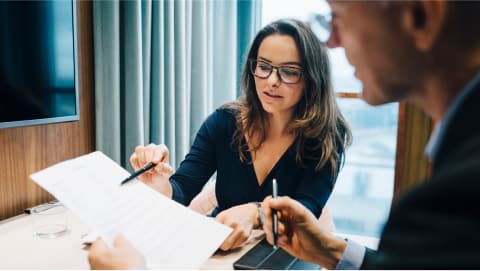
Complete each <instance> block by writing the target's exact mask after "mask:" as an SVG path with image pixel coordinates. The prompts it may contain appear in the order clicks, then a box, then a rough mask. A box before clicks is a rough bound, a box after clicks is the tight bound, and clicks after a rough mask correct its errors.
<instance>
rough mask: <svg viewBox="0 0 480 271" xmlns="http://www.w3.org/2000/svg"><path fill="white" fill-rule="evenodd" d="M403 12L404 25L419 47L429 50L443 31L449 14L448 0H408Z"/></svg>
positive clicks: (421, 49)
mask: <svg viewBox="0 0 480 271" xmlns="http://www.w3.org/2000/svg"><path fill="white" fill-rule="evenodd" d="M403 4H404V9H403V14H402V20H403V26H404V28H405V30H406V32H407V33H409V34H410V36H411V37H412V39H413V41H414V43H415V45H416V47H417V49H419V50H420V51H428V50H430V49H431V48H432V47H433V45H434V44H435V41H436V39H437V38H438V35H439V34H440V32H441V31H442V28H443V26H444V23H445V19H446V15H447V5H448V3H447V1H407V2H404V3H403Z"/></svg>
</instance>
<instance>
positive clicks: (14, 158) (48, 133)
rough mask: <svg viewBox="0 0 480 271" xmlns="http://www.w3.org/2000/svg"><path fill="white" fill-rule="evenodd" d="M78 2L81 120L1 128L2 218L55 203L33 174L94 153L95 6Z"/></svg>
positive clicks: (0, 213)
mask: <svg viewBox="0 0 480 271" xmlns="http://www.w3.org/2000/svg"><path fill="white" fill-rule="evenodd" d="M75 3H76V5H77V29H78V30H77V32H78V33H77V41H78V68H79V70H78V80H79V94H80V121H75V122H64V123H55V124H47V125H37V126H28V127H16V128H5V129H0V219H5V218H8V217H11V216H14V215H17V214H20V213H22V212H23V210H24V209H25V208H26V207H29V206H33V205H36V204H39V203H43V202H46V201H49V200H51V199H52V197H51V195H49V194H48V193H47V192H45V191H44V190H43V189H41V188H40V187H38V186H37V185H36V184H35V183H33V182H32V181H31V180H30V179H29V175H30V174H31V173H33V172H35V171H38V170H40V169H42V168H45V167H48V166H50V165H52V164H55V163H57V162H60V161H63V160H65V159H69V158H73V157H76V156H79V155H82V154H85V153H89V152H91V151H93V150H94V147H95V146H94V144H95V143H94V140H95V133H94V127H95V123H94V113H95V109H94V106H95V104H94V90H93V87H94V84H93V74H94V73H93V48H92V45H93V35H92V21H93V20H92V3H91V2H90V1H88V2H87V1H78V2H75Z"/></svg>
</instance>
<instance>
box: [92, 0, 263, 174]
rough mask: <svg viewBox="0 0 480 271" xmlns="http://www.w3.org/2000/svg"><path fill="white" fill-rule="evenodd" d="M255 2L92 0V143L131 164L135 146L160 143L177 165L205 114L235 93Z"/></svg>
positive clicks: (255, 16)
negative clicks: (94, 133)
mask: <svg viewBox="0 0 480 271" xmlns="http://www.w3.org/2000/svg"><path fill="white" fill-rule="evenodd" d="M259 2H260V1H259V0H248V1H247V0H242V1H232V0H209V1H201V0H179V1H153V2H152V1H120V2H117V1H94V2H93V16H94V54H95V113H96V147H97V149H98V150H101V151H103V152H104V153H105V154H107V155H108V156H110V157H111V158H112V159H113V160H115V161H117V162H118V163H119V164H121V165H122V166H124V167H130V165H129V162H128V159H129V157H130V154H131V153H133V151H134V149H135V146H137V145H145V144H149V143H155V144H158V143H165V144H166V145H167V146H168V147H169V149H170V163H171V164H172V165H173V166H175V167H176V166H178V164H179V163H180V161H181V160H183V158H184V156H185V154H186V153H187V152H188V150H189V148H190V145H191V143H192V141H193V138H194V136H195V134H196V131H197V130H198V128H199V127H200V125H201V123H202V122H203V121H204V120H205V118H206V117H207V116H208V115H209V114H210V113H211V112H213V111H214V109H215V108H216V107H218V106H219V105H221V104H223V103H225V102H227V101H231V100H234V99H236V98H237V97H238V95H239V77H240V73H241V66H242V65H243V61H244V55H245V54H246V50H247V49H248V46H249V44H250V42H251V40H252V39H253V36H254V34H255V32H256V31H257V29H258V27H259V25H260V24H259V20H260V16H259V14H260V3H259ZM129 169H130V168H129Z"/></svg>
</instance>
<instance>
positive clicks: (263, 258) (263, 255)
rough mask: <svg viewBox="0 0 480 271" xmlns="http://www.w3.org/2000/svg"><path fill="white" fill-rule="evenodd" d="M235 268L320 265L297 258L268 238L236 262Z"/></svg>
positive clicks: (287, 267)
mask: <svg viewBox="0 0 480 271" xmlns="http://www.w3.org/2000/svg"><path fill="white" fill-rule="evenodd" d="M233 268H234V269H242V270H253V269H274V270H286V269H290V270H308V269H310V270H311V269H316V270H318V269H320V266H319V265H316V264H313V263H309V262H306V261H302V260H300V259H297V258H295V257H293V256H292V255H290V254H288V253H287V252H286V251H285V250H283V249H281V248H273V247H272V245H270V244H269V243H268V242H267V240H266V239H263V240H262V241H260V242H259V243H258V244H257V245H255V246H254V247H253V248H252V249H250V250H249V251H248V252H247V253H245V255H243V256H242V257H241V258H240V259H238V260H237V261H236V262H234V263H233Z"/></svg>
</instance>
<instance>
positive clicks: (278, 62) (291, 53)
mask: <svg viewBox="0 0 480 271" xmlns="http://www.w3.org/2000/svg"><path fill="white" fill-rule="evenodd" d="M254 66H255V67H253V69H254V70H255V73H256V74H259V75H262V77H266V76H265V75H266V74H268V72H269V70H270V68H271V67H274V68H273V69H272V71H271V73H270V75H269V76H268V77H266V78H261V77H259V76H254V78H255V87H256V91H257V95H258V98H259V99H260V102H261V104H262V107H263V109H264V110H265V111H266V112H267V113H270V114H282V115H283V114H285V113H288V114H289V115H290V116H291V114H292V113H293V111H294V109H295V106H296V105H297V103H298V102H299V101H300V99H301V98H302V95H303V91H304V90H303V89H304V86H305V82H304V77H303V75H301V71H300V70H299V69H300V68H301V67H302V63H301V60H300V54H299V52H298V49H297V45H296V44H295V40H294V39H293V38H292V37H290V36H288V35H280V34H273V35H270V36H268V37H266V38H265V39H264V40H263V41H262V43H261V44H260V47H259V48H258V57H257V64H256V65H254ZM275 67H278V69H277V68H275ZM279 73H280V74H279ZM298 76H300V78H299V80H295V79H296V78H298ZM280 77H281V78H280ZM295 81H298V82H295ZM285 82H290V84H288V83H285ZM292 82H294V83H292Z"/></svg>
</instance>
